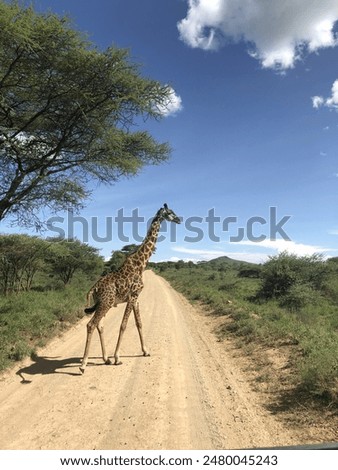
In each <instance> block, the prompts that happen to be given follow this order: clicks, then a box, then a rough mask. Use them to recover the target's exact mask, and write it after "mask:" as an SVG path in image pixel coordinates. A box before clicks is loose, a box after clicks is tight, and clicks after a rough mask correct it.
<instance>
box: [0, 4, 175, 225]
mask: <svg viewBox="0 0 338 470" xmlns="http://www.w3.org/2000/svg"><path fill="white" fill-rule="evenodd" d="M171 92H172V89H171V88H170V87H168V86H167V85H161V84H160V83H159V82H157V81H154V80H150V79H146V78H143V77H142V76H141V75H140V71H139V67H138V66H137V65H136V64H134V63H132V62H131V61H130V59H129V56H128V52H127V51H126V50H121V49H117V48H115V47H109V48H108V49H107V50H105V51H103V52H101V51H99V50H98V49H96V48H95V47H94V45H93V44H91V43H90V42H89V41H88V40H87V39H86V38H85V37H84V36H83V35H82V34H80V33H79V32H77V31H75V30H73V29H72V28H71V25H70V21H69V20H68V19H66V18H59V17H58V16H56V15H54V14H51V13H48V14H43V15H42V14H36V13H35V12H34V10H33V8H32V7H29V8H21V7H20V6H19V5H18V4H15V3H14V4H5V3H0V188H1V189H0V220H1V219H3V218H4V217H6V216H12V217H14V220H16V221H17V222H18V223H20V224H25V225H32V221H34V217H35V218H37V217H38V209H39V206H41V205H47V206H48V207H49V209H50V210H53V211H57V210H59V209H60V208H65V205H66V204H68V205H71V206H72V207H79V206H80V205H81V203H82V202H83V201H84V199H85V198H86V197H87V196H88V191H87V189H86V184H87V183H88V181H89V180H91V179H96V180H99V181H102V182H104V183H106V184H111V183H113V182H116V181H117V180H118V179H119V178H121V177H123V176H129V175H130V176H133V175H136V174H137V173H138V171H139V170H140V169H141V168H142V167H143V166H144V165H147V164H158V163H161V162H162V161H164V160H166V159H167V158H168V156H169V154H170V148H169V146H168V144H166V143H158V142H156V141H155V139H154V138H153V137H152V136H151V135H150V134H149V133H148V132H147V131H145V130H137V131H136V132H135V131H133V127H134V126H135V125H136V124H139V123H140V117H141V118H143V120H144V122H145V121H146V119H147V118H155V119H159V118H161V117H162V114H161V112H160V111H159V110H160V109H161V106H162V107H163V104H165V103H166V102H168V98H169V96H170V93H171ZM71 182H73V184H71ZM35 221H36V220H35Z"/></svg>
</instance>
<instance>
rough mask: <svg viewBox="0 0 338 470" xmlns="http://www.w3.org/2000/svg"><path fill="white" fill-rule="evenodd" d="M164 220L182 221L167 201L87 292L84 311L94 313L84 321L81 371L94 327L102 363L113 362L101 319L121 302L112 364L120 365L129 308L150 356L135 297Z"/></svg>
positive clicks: (85, 362)
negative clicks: (135, 243) (134, 246)
mask: <svg viewBox="0 0 338 470" xmlns="http://www.w3.org/2000/svg"><path fill="white" fill-rule="evenodd" d="M164 220H167V221H169V222H174V223H177V224H179V223H180V222H181V220H180V218H179V217H178V216H177V215H176V214H175V212H174V211H173V210H171V209H169V207H168V205H167V204H164V205H163V207H161V208H160V209H159V210H158V211H157V213H156V215H155V217H154V219H153V221H152V223H151V225H150V227H149V230H148V233H147V235H146V237H145V239H144V240H143V242H142V244H141V246H140V247H139V248H138V250H137V251H135V252H134V253H132V254H131V255H129V256H128V257H127V259H126V260H125V262H124V263H123V265H122V266H121V267H120V269H119V270H118V271H117V272H113V273H109V274H106V275H105V276H102V277H101V278H100V279H99V280H98V281H97V282H96V283H95V284H94V286H93V287H92V288H91V289H90V291H89V292H88V294H87V304H89V301H90V299H91V297H92V298H93V301H94V305H93V306H91V307H90V306H88V307H87V308H86V309H85V312H86V313H94V315H93V316H92V318H91V319H90V320H89V322H88V324H87V339H86V346H85V351H84V355H83V358H82V364H81V367H80V371H81V372H82V374H83V373H84V371H85V369H86V366H87V362H88V356H89V349H90V343H91V339H92V335H93V332H94V330H95V329H97V330H98V332H99V336H100V342H101V349H102V357H103V361H104V362H105V364H112V362H111V360H110V359H109V357H108V355H107V353H106V346H105V340H104V318H105V316H106V314H107V312H108V310H109V309H110V308H111V307H116V306H117V305H118V304H120V303H127V306H126V309H125V311H124V315H123V318H122V323H121V326H120V332H119V336H118V340H117V344H116V348H115V353H114V364H115V365H120V364H122V363H121V361H120V355H119V352H120V346H121V342H122V338H123V334H124V331H125V329H126V326H127V323H128V319H129V316H130V314H131V312H132V311H133V313H134V317H135V323H136V327H137V330H138V333H139V337H140V343H141V349H142V352H143V355H144V356H149V352H148V350H147V348H146V347H145V344H144V340H143V332H142V321H141V316H140V308H139V304H138V296H139V295H140V293H141V291H142V289H143V281H142V274H143V271H144V270H145V268H146V266H147V263H148V260H149V258H150V256H151V255H152V253H153V252H154V249H155V245H156V242H157V238H158V234H159V230H160V226H161V223H162V222H163V221H164Z"/></svg>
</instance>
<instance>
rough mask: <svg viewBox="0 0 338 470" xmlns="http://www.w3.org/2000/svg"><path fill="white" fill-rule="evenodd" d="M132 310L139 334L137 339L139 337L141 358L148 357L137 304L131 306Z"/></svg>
mask: <svg viewBox="0 0 338 470" xmlns="http://www.w3.org/2000/svg"><path fill="white" fill-rule="evenodd" d="M133 310H134V317H135V323H136V327H137V330H138V334H139V337H140V342H141V349H142V352H143V356H150V354H149V352H148V351H147V348H146V347H145V345H144V339H143V331H142V321H141V315H140V306H139V303H138V302H137V303H136V304H135V305H134V306H133Z"/></svg>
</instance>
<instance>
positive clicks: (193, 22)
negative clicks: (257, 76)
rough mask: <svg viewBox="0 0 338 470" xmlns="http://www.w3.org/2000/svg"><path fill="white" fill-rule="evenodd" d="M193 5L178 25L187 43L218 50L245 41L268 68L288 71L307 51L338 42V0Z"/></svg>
mask: <svg viewBox="0 0 338 470" xmlns="http://www.w3.org/2000/svg"><path fill="white" fill-rule="evenodd" d="M188 5H189V9H188V13H187V16H186V17H185V18H184V19H183V20H181V21H180V22H179V23H178V25H177V26H178V30H179V33H180V38H181V39H182V40H183V41H184V42H185V43H187V44H188V45H189V46H191V47H194V48H201V49H205V50H217V49H218V48H220V47H221V46H222V45H224V44H225V43H226V42H229V41H235V42H240V41H245V42H246V43H247V44H248V48H249V54H250V55H251V56H253V57H255V58H257V59H258V60H260V62H261V64H262V66H263V67H265V68H275V69H279V70H284V69H288V68H291V67H293V66H294V64H295V62H296V61H297V60H299V59H300V58H301V56H302V53H303V52H304V50H307V51H309V52H315V51H318V50H319V49H321V48H325V47H333V46H335V45H337V39H336V37H335V34H334V31H333V27H334V24H335V22H336V21H337V20H338V2H337V0H321V1H318V0H283V1H282V0H274V1H273V0H188Z"/></svg>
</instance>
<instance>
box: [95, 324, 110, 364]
mask: <svg viewBox="0 0 338 470" xmlns="http://www.w3.org/2000/svg"><path fill="white" fill-rule="evenodd" d="M97 331H98V332H99V336H100V343H101V349H102V358H103V362H104V363H105V364H107V365H110V364H111V363H112V362H111V360H110V359H109V357H108V355H107V353H106V345H105V340H104V318H101V320H100V321H99V324H98V325H97Z"/></svg>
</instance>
